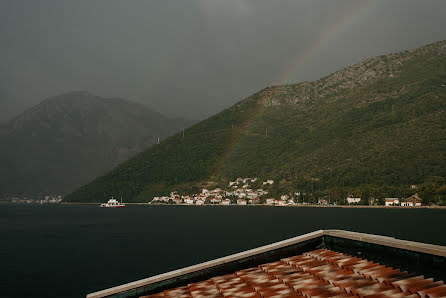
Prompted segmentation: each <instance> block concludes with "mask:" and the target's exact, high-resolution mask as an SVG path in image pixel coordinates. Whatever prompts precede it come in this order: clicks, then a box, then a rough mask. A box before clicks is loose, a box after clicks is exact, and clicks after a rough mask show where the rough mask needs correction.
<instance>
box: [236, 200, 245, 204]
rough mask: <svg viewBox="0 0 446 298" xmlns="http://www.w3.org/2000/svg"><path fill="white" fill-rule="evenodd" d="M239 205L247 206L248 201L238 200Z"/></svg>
mask: <svg viewBox="0 0 446 298" xmlns="http://www.w3.org/2000/svg"><path fill="white" fill-rule="evenodd" d="M237 205H246V200H245V199H238V200H237Z"/></svg>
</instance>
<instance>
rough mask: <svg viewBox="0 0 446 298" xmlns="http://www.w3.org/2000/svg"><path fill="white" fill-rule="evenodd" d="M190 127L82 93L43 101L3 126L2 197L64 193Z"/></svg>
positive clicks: (136, 106) (142, 108) (127, 103)
mask: <svg viewBox="0 0 446 298" xmlns="http://www.w3.org/2000/svg"><path fill="white" fill-rule="evenodd" d="M189 124H191V121H189V120H185V119H175V118H168V117H166V116H164V115H162V114H160V113H158V112H156V111H153V110H151V109H149V108H147V107H146V106H144V105H142V104H140V103H137V102H132V101H129V100H126V99H120V98H103V97H99V96H96V95H94V94H92V93H89V92H86V91H73V92H68V93H64V94H60V95H57V96H54V97H50V98H47V99H45V100H43V101H42V102H41V103H39V104H37V105H36V106H33V107H31V108H29V109H27V110H25V111H24V112H23V113H21V114H19V115H17V116H16V117H14V118H13V119H11V120H10V121H9V122H8V123H7V124H5V125H3V126H2V130H1V133H0V138H1V139H2V142H1V146H0V149H1V159H2V164H3V165H6V166H3V167H2V169H1V170H0V177H1V178H2V179H1V181H2V182H3V183H0V194H3V195H6V194H8V195H9V196H11V195H22V194H34V195H35V194H37V193H46V194H49V193H67V192H69V191H72V190H73V189H74V188H75V187H78V186H79V185H81V184H83V183H85V182H87V181H88V180H89V179H92V178H94V177H95V176H96V175H99V174H102V173H104V172H105V171H107V170H110V169H111V168H112V167H114V166H116V165H117V164H119V163H120V162H122V161H124V160H127V159H128V158H129V157H131V156H133V155H135V154H136V153H138V152H140V151H142V150H143V149H145V148H147V147H149V146H150V145H152V144H155V143H156V142H157V139H158V137H159V138H161V139H163V138H165V137H167V136H169V135H171V134H172V133H174V132H177V131H179V130H181V129H183V128H185V127H186V126H188V125H189ZM70 171H73V172H74V173H73V174H67V173H69V172H70ZM89 172H91V173H89ZM42 176H48V178H46V179H45V178H43V177H42ZM63 176H67V178H66V179H63V178H62V177H63ZM70 180H71V181H70ZM55 184H58V185H59V186H58V185H55Z"/></svg>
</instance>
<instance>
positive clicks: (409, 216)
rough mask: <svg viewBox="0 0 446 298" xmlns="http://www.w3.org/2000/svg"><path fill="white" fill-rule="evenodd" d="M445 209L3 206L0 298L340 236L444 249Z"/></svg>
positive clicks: (82, 287) (81, 292) (50, 292)
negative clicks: (309, 237)
mask: <svg viewBox="0 0 446 298" xmlns="http://www.w3.org/2000/svg"><path fill="white" fill-rule="evenodd" d="M445 223H446V210H431V209H413V210H411V209H353V208H309V207H304V208H296V207H292V208H291V207H263V206H259V207H238V206H233V207H232V206H203V207H202V206H195V207H192V206H128V207H126V208H117V209H113V208H99V207H98V206H95V205H64V204H61V205H21V204H0V296H1V297H85V295H86V294H87V293H91V292H94V291H98V290H101V289H104V288H108V287H112V286H116V285H120V284H123V283H126V282H130V281H134V280H137V279H141V278H146V277H149V276H152V275H155V274H159V273H164V272H167V271H170V270H174V269H177V268H181V267H185V266H189V265H193V264H197V263H200V262H204V261H208V260H211V259H214V258H218V257H222V256H226V255H229V254H233V253H236V252H240V251H244V250H247V249H251V248H255V247H258V246H261V245H266V244H269V243H272V242H276V241H279V240H284V239H287V238H291V237H294V236H298V235H301V234H304V233H308V232H312V231H315V230H318V229H345V230H351V231H358V232H367V233H374V234H380V235H387V236H392V237H396V238H400V239H406V240H413V241H420V242H426V243H433V244H439V245H446V234H445Z"/></svg>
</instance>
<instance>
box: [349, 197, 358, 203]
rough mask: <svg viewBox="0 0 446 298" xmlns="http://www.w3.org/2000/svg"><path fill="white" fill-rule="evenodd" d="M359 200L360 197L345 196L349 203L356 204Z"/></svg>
mask: <svg viewBox="0 0 446 298" xmlns="http://www.w3.org/2000/svg"><path fill="white" fill-rule="evenodd" d="M360 201H361V198H352V197H348V198H347V203H349V204H357V203H359V202H360Z"/></svg>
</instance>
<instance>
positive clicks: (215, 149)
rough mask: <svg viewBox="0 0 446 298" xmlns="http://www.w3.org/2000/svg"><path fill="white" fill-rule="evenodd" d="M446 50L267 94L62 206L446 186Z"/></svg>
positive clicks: (440, 47) (359, 67)
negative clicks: (230, 192)
mask: <svg viewBox="0 0 446 298" xmlns="http://www.w3.org/2000/svg"><path fill="white" fill-rule="evenodd" d="M445 85H446V42H445V41H440V42H436V43H433V44H429V45H426V46H423V47H420V48H417V49H415V50H410V51H404V52H401V53H397V54H389V55H383V56H378V57H374V58H370V59H367V60H364V61H363V62H361V63H359V64H356V65H353V66H351V67H348V68H345V69H342V70H340V71H338V72H336V73H333V74H331V75H329V76H327V77H324V78H322V79H320V80H317V81H313V82H301V83H298V84H293V85H284V86H274V87H268V88H265V89H263V90H261V91H260V92H257V93H255V94H254V95H252V96H250V97H248V98H247V99H245V100H243V101H241V102H239V103H237V104H236V105H234V106H232V107H230V108H228V109H226V110H224V111H222V112H220V113H218V114H216V115H215V116H213V117H210V118H208V119H206V120H204V121H202V122H200V123H198V124H196V125H194V126H192V127H190V128H188V129H187V130H186V131H185V136H184V137H183V135H182V134H176V135H174V136H172V137H169V138H168V139H166V140H165V141H163V142H162V143H161V144H160V145H159V146H153V147H150V148H149V149H147V150H145V151H144V152H142V153H140V154H138V155H137V156H135V157H134V158H132V159H130V160H128V161H126V162H124V163H122V164H120V165H119V166H118V167H116V168H115V169H113V170H112V171H111V172H109V173H108V174H106V175H104V176H102V177H99V178H97V179H95V180H94V181H92V182H91V183H89V184H87V185H85V186H83V187H81V188H80V189H78V190H76V191H75V192H73V193H72V194H70V195H69V196H67V197H66V200H68V201H103V200H104V199H105V198H106V197H107V196H111V195H114V196H122V197H123V198H125V200H127V201H131V200H132V201H149V200H151V199H152V197H153V196H154V195H161V194H168V193H169V192H170V191H173V190H178V191H180V192H188V193H192V192H195V191H197V190H199V188H201V187H212V186H216V185H225V184H226V183H227V182H228V181H229V180H230V179H233V178H235V177H244V176H247V177H261V178H274V179H276V181H278V182H279V183H276V184H275V185H276V186H275V187H276V188H277V189H276V191H277V192H278V193H279V192H288V191H292V190H295V191H299V190H300V191H308V192H319V193H321V194H328V195H331V196H340V194H341V193H345V192H347V191H348V193H350V194H351V193H355V194H358V195H365V193H367V192H368V193H369V194H370V192H374V193H375V194H374V195H375V196H384V195H389V194H391V191H389V192H387V193H385V190H386V189H398V188H408V187H409V186H410V185H411V184H420V183H423V182H426V181H429V180H431V179H437V178H438V179H444V178H445V177H446V87H445Z"/></svg>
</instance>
